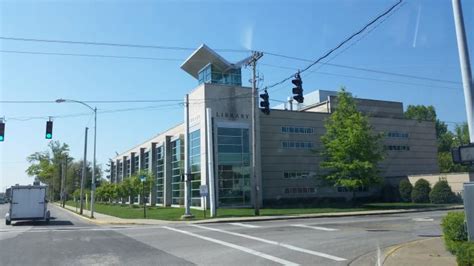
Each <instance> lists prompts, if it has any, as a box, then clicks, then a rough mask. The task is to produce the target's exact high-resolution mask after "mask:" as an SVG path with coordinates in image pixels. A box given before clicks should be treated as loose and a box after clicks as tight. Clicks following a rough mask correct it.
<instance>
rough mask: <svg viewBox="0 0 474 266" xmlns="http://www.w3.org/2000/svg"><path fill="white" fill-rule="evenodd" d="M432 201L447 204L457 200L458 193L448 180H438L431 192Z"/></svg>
mask: <svg viewBox="0 0 474 266" xmlns="http://www.w3.org/2000/svg"><path fill="white" fill-rule="evenodd" d="M430 201H431V203H437V204H445V203H454V202H456V194H454V192H453V191H452V190H451V187H450V186H449V184H448V181H446V180H440V181H438V182H437V183H436V184H435V185H434V186H433V189H432V190H431V192H430Z"/></svg>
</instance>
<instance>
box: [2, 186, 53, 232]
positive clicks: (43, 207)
mask: <svg viewBox="0 0 474 266" xmlns="http://www.w3.org/2000/svg"><path fill="white" fill-rule="evenodd" d="M46 188H47V187H46V186H38V185H28V186H19V185H16V186H12V187H11V195H10V209H9V211H8V212H7V214H6V215H5V224H6V225H10V224H11V222H12V221H19V220H43V221H46V222H49V219H50V212H49V210H48V206H47V205H48V201H47V200H46Z"/></svg>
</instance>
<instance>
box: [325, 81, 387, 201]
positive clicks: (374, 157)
mask: <svg viewBox="0 0 474 266" xmlns="http://www.w3.org/2000/svg"><path fill="white" fill-rule="evenodd" d="M325 127H326V134H325V135H324V136H322V137H321V141H322V143H323V151H322V156H323V161H322V162H321V164H320V166H321V168H323V169H326V170H327V171H328V172H327V174H326V175H324V176H323V178H324V179H325V180H326V181H327V182H329V183H331V184H333V185H335V186H343V187H346V188H348V189H349V190H351V191H352V192H353V194H352V199H353V200H354V199H355V196H356V194H355V193H356V190H357V189H360V188H363V187H370V186H372V185H374V184H378V183H379V182H380V181H381V177H380V175H379V170H378V167H377V165H378V163H379V162H380V161H381V160H382V159H383V149H382V145H381V143H380V140H381V138H382V134H374V133H373V132H372V127H371V126H370V124H369V120H368V118H367V117H366V116H364V115H363V114H362V113H361V112H359V111H358V110H357V107H356V103H355V100H354V98H352V96H351V95H350V94H349V93H348V92H346V90H345V89H344V88H342V89H341V91H340V92H339V93H338V96H337V107H336V110H335V111H334V112H333V113H332V114H331V116H330V117H329V118H328V119H327V120H326V123H325Z"/></svg>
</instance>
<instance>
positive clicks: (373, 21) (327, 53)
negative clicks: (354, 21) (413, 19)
mask: <svg viewBox="0 0 474 266" xmlns="http://www.w3.org/2000/svg"><path fill="white" fill-rule="evenodd" d="M402 1H403V0H399V1H398V2H397V3H396V4H394V5H392V6H391V7H390V8H389V9H387V10H386V11H385V12H383V13H382V14H380V15H378V16H377V17H376V18H374V19H373V20H371V21H370V22H369V23H367V24H366V25H365V26H364V27H362V28H361V29H360V30H359V31H357V32H355V33H353V34H351V35H350V36H349V37H347V38H346V39H344V40H343V41H342V42H340V43H339V44H338V45H337V46H336V47H334V48H332V49H331V50H329V51H328V52H326V53H325V54H324V55H323V56H321V57H319V58H318V59H317V60H316V61H314V62H312V63H311V64H309V65H308V66H307V67H305V68H303V69H302V70H301V71H299V72H300V73H303V72H305V71H306V70H308V69H310V68H311V67H312V66H314V65H316V64H318V63H319V62H321V61H322V60H324V59H325V58H327V57H328V56H330V55H331V54H332V53H333V52H334V51H336V50H337V49H339V48H341V47H342V46H343V45H344V44H346V43H348V42H349V41H350V40H352V39H353V38H354V37H356V36H357V35H359V34H361V33H362V32H364V31H365V30H366V29H367V28H369V27H370V26H372V25H373V24H374V23H376V22H377V21H378V20H379V19H381V18H382V17H384V16H386V15H387V14H388V13H390V12H391V11H392V10H393V9H394V8H395V7H397V6H398V5H400V4H401V3H402ZM293 77H294V76H293V75H291V76H289V77H287V78H285V79H283V80H281V81H279V82H276V83H274V84H272V85H270V86H267V89H270V88H273V87H275V86H278V85H280V84H282V83H284V82H286V81H288V80H290V79H291V78H293Z"/></svg>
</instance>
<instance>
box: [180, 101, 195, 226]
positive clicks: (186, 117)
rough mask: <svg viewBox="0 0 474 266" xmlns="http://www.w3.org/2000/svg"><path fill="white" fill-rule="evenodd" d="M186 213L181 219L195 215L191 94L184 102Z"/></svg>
mask: <svg viewBox="0 0 474 266" xmlns="http://www.w3.org/2000/svg"><path fill="white" fill-rule="evenodd" d="M184 108H185V110H184V123H185V125H184V126H185V132H184V209H185V210H184V215H183V216H181V219H189V218H193V217H194V216H193V215H192V214H191V162H190V154H189V151H190V145H191V143H190V142H189V95H188V94H186V98H185V102H184Z"/></svg>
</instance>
